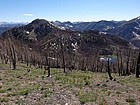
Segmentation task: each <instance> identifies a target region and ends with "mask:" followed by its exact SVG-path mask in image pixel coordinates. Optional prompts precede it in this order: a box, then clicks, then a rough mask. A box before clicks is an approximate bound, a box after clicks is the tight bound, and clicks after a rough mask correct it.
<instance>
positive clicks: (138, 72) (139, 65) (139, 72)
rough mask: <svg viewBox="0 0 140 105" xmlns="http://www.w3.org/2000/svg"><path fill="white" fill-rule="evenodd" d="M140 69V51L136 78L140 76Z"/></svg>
mask: <svg viewBox="0 0 140 105" xmlns="http://www.w3.org/2000/svg"><path fill="white" fill-rule="evenodd" d="M139 69H140V53H139V56H138V60H137V67H136V78H139V75H140V71H139Z"/></svg>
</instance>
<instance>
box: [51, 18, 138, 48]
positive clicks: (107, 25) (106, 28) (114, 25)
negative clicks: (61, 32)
mask: <svg viewBox="0 0 140 105" xmlns="http://www.w3.org/2000/svg"><path fill="white" fill-rule="evenodd" d="M52 23H54V24H56V25H58V26H60V27H64V28H66V29H71V30H75V31H84V30H98V31H100V32H102V33H110V34H114V35H118V36H121V37H122V38H125V39H127V40H128V41H130V42H131V43H133V44H134V45H135V46H137V47H140V17H137V18H134V19H132V20H129V21H106V20H102V21H98V22H69V21H68V22H59V21H55V22H52Z"/></svg>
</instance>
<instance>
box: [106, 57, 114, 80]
mask: <svg viewBox="0 0 140 105" xmlns="http://www.w3.org/2000/svg"><path fill="white" fill-rule="evenodd" d="M107 72H108V76H109V79H110V80H112V79H113V77H112V76H111V70H110V62H109V58H108V61H107Z"/></svg>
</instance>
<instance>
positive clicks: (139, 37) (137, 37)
mask: <svg viewBox="0 0 140 105" xmlns="http://www.w3.org/2000/svg"><path fill="white" fill-rule="evenodd" d="M132 33H133V35H134V36H135V38H133V39H136V40H140V35H139V34H137V33H135V32H134V31H133V32H132Z"/></svg>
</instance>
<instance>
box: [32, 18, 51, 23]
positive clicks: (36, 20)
mask: <svg viewBox="0 0 140 105" xmlns="http://www.w3.org/2000/svg"><path fill="white" fill-rule="evenodd" d="M46 23H49V22H48V21H47V20H45V19H35V20H33V21H32V22H31V24H46Z"/></svg>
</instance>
